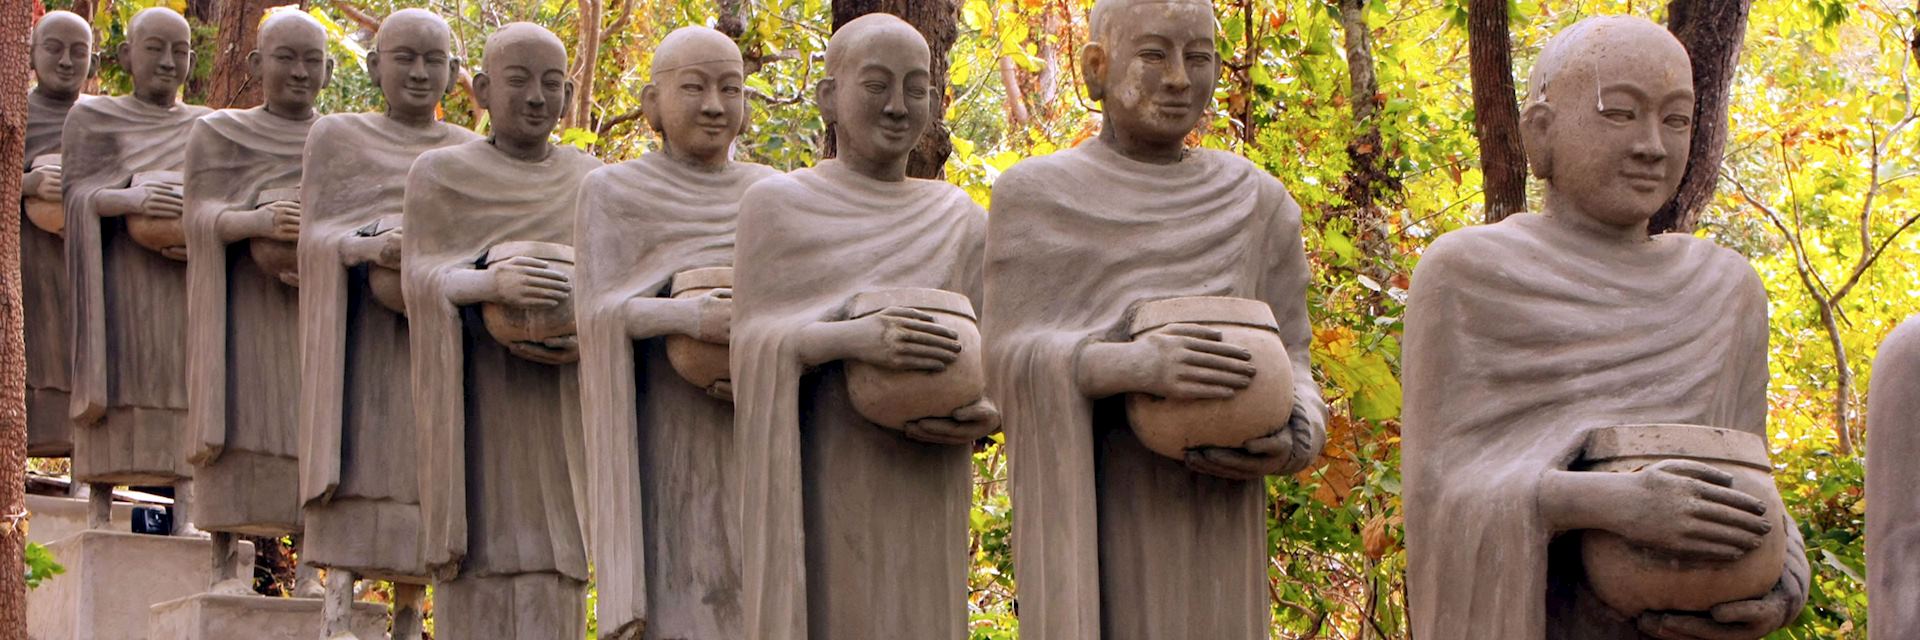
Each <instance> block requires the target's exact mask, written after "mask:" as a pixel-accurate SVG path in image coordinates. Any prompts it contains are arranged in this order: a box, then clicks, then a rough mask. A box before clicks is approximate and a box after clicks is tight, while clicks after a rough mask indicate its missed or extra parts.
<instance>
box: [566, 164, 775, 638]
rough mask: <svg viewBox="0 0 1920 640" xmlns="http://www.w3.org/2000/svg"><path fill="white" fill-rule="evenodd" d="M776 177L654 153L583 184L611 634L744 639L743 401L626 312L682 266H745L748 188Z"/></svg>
mask: <svg viewBox="0 0 1920 640" xmlns="http://www.w3.org/2000/svg"><path fill="white" fill-rule="evenodd" d="M776 174H777V172H776V171H774V170H773V169H770V168H767V167H765V166H761V165H757V164H747V163H729V164H728V165H727V167H726V168H725V169H723V170H721V171H717V172H709V171H699V170H696V169H693V168H690V167H688V166H686V165H684V164H681V163H679V162H676V161H674V160H673V159H671V158H669V157H668V156H667V155H666V154H664V153H649V154H646V155H643V156H641V157H640V159H638V160H635V161H632V162H627V163H622V164H617V165H611V166H608V167H605V168H602V169H599V170H597V171H595V172H594V173H593V174H591V175H589V176H588V177H587V180H586V182H585V183H583V184H582V185H581V187H580V211H579V217H578V218H577V219H576V221H575V225H576V228H575V229H574V235H575V245H574V246H575V247H577V252H578V254H577V255H578V258H579V264H578V266H577V271H576V273H577V275H578V278H579V283H578V287H577V288H576V289H575V291H576V295H578V296H579V300H578V303H577V304H576V306H575V308H576V309H579V310H580V311H579V313H580V322H579V326H580V347H581V349H580V395H581V403H582V405H581V407H582V412H583V416H584V422H585V424H586V429H587V443H588V447H587V462H588V474H587V475H588V481H589V482H588V485H587V486H588V496H589V498H590V499H591V501H592V502H591V504H592V505H593V509H592V510H591V511H592V513H591V520H592V525H593V526H592V536H591V537H592V540H593V551H594V553H593V558H594V567H595V579H596V585H597V586H598V588H599V599H598V601H597V602H598V605H599V623H600V635H601V636H602V637H613V636H615V634H618V633H620V632H621V631H622V630H623V629H626V628H628V627H630V626H633V625H635V624H644V625H645V629H646V633H647V637H649V638H739V637H743V634H742V632H741V630H740V554H739V547H738V541H739V530H740V515H739V504H738V501H737V498H738V495H737V494H736V493H734V484H735V483H734V482H733V473H734V467H733V446H734V445H733V405H732V404H731V403H729V402H726V401H724V400H717V399H714V398H712V397H709V396H708V395H707V393H706V391H705V390H703V389H700V388H698V387H695V386H693V384H691V383H689V382H686V381H685V380H682V379H681V378H680V377H679V375H678V374H676V373H674V370H673V367H672V366H670V365H669V364H668V362H667V360H666V347H665V339H664V338H653V339H648V340H643V341H635V340H633V339H632V338H630V337H629V334H628V333H627V323H626V314H625V308H626V302H627V301H628V300H631V299H633V298H638V297H648V298H651V297H658V296H665V295H667V294H668V285H669V284H670V283H671V282H672V279H673V275H674V274H676V273H679V272H682V271H686V270H689V269H698V268H702V267H723V266H730V265H732V264H733V237H734V223H735V220H736V219H737V216H738V213H739V204H740V198H741V196H742V195H743V194H745V192H746V190H747V187H749V186H751V185H752V184H754V183H755V182H758V181H760V180H762V179H764V178H767V177H769V176H773V175H776Z"/></svg>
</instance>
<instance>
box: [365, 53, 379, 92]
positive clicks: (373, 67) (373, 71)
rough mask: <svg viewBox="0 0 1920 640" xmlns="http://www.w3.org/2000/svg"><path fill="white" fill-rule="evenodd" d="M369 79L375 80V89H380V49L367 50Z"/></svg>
mask: <svg viewBox="0 0 1920 640" xmlns="http://www.w3.org/2000/svg"><path fill="white" fill-rule="evenodd" d="M367 77H369V78H372V79H373V86H374V88H376V89H378V88H380V49H379V48H373V49H368V50H367Z"/></svg>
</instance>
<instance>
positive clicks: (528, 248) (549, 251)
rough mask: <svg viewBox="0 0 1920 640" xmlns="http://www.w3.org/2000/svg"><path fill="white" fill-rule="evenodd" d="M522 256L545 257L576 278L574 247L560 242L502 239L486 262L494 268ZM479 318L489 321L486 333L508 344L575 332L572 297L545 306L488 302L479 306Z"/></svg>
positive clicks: (566, 335)
mask: <svg viewBox="0 0 1920 640" xmlns="http://www.w3.org/2000/svg"><path fill="white" fill-rule="evenodd" d="M519 257H528V258H539V259H541V260H545V261H547V264H548V265H550V268H551V269H553V270H555V271H559V272H561V273H564V274H566V276H567V279H568V280H569V281H571V280H572V279H573V264H574V262H573V247H570V246H567V245H564V244H560V243H557V242H537V241H532V240H519V241H514V242H502V243H500V244H497V245H494V246H493V248H492V249H489V250H488V251H487V259H486V264H487V266H488V267H489V268H491V267H492V266H493V265H495V264H497V263H500V262H503V261H506V260H511V259H513V258H519ZM480 317H481V319H482V320H484V321H485V322H486V325H487V332H488V333H490V334H492V335H493V339H494V340H497V341H499V342H500V344H504V345H507V346H514V343H516V342H530V343H540V342H544V341H547V340H551V339H554V338H562V337H568V336H572V335H574V334H575V333H576V330H575V328H574V318H573V298H572V296H568V298H567V301H566V302H562V303H560V304H559V305H558V306H553V307H548V308H545V309H526V308H520V307H511V306H507V305H504V304H499V303H494V302H488V303H484V304H481V305H480Z"/></svg>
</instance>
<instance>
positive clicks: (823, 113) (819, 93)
mask: <svg viewBox="0 0 1920 640" xmlns="http://www.w3.org/2000/svg"><path fill="white" fill-rule="evenodd" d="M833 91H834V81H833V76H827V77H826V78H822V79H821V80H820V85H819V86H817V87H814V89H813V102H814V104H816V105H818V106H819V107H820V120H821V121H822V122H825V123H827V126H833V122H834V121H835V120H838V119H840V113H839V111H840V109H839V108H838V107H836V106H835V105H834V104H833Z"/></svg>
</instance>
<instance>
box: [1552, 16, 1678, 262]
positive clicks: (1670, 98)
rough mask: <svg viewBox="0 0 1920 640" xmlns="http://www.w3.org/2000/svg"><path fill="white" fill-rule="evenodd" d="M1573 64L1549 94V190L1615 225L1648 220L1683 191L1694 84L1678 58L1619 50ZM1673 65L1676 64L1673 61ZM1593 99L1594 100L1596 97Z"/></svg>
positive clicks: (1652, 50) (1667, 52) (1649, 50)
mask: <svg viewBox="0 0 1920 640" xmlns="http://www.w3.org/2000/svg"><path fill="white" fill-rule="evenodd" d="M1610 52H1611V55H1607V56H1587V57H1586V59H1583V60H1576V61H1574V62H1572V63H1571V64H1569V65H1568V69H1567V70H1566V71H1564V72H1562V74H1561V75H1562V77H1561V78H1558V79H1555V80H1554V81H1553V83H1552V84H1550V85H1549V88H1548V99H1549V101H1550V102H1551V104H1550V105H1549V106H1550V108H1551V109H1552V113H1551V117H1550V118H1546V119H1544V121H1536V122H1535V123H1534V126H1536V127H1544V128H1545V131H1543V132H1540V133H1542V134H1544V139H1545V140H1546V141H1547V144H1548V145H1549V146H1550V148H1551V151H1550V152H1551V154H1552V156H1551V157H1552V161H1551V162H1552V169H1551V171H1552V173H1551V177H1550V178H1549V183H1550V188H1551V189H1554V190H1555V191H1556V192H1558V194H1559V195H1560V196H1561V197H1565V198H1568V200H1569V202H1570V203H1572V204H1574V205H1575V206H1577V207H1578V208H1579V209H1580V210H1581V211H1583V212H1585V213H1586V214H1587V215H1589V216H1592V217H1593V218H1595V219H1597V220H1599V221H1601V222H1605V223H1607V224H1612V225H1616V226H1629V225H1634V224H1639V223H1642V222H1645V221H1647V220H1648V219H1650V218H1652V217H1653V214H1654V213H1655V212H1657V211H1659V210H1660V207H1661V206H1663V205H1665V204H1666V203H1667V201H1668V200H1670V199H1672V198H1673V194H1674V192H1675V191H1677V190H1678V189H1679V188H1680V179H1681V178H1682V176H1683V175H1684V174H1685V172H1686V167H1687V154H1688V151H1689V147H1688V145H1689V143H1690V142H1691V141H1692V139H1693V102H1694V95H1693V79H1692V77H1691V74H1690V72H1689V69H1690V67H1689V66H1687V60H1686V58H1685V57H1683V54H1677V53H1674V52H1673V51H1672V50H1671V49H1667V48H1658V47H1631V46H1618V47H1612V48H1610ZM1674 58H1677V59H1674ZM1596 94H1597V95H1596Z"/></svg>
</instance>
